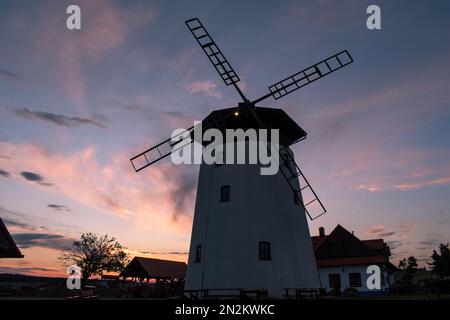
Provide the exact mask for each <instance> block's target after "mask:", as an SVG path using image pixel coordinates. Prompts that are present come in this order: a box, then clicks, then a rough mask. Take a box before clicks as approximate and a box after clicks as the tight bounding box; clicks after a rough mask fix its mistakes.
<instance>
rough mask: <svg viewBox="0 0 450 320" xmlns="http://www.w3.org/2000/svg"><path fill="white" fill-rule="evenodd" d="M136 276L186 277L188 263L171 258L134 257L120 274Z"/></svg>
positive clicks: (150, 277)
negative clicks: (171, 259)
mask: <svg viewBox="0 0 450 320" xmlns="http://www.w3.org/2000/svg"><path fill="white" fill-rule="evenodd" d="M120 275H121V276H122V277H130V278H133V277H136V278H149V279H152V278H184V277H185V276H186V263H184V262H178V261H170V260H161V259H152V258H144V257H134V258H133V260H131V261H130V263H129V264H128V265H127V266H126V267H125V269H124V270H123V272H122V273H121V274H120Z"/></svg>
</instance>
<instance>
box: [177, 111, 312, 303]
mask: <svg viewBox="0 0 450 320" xmlns="http://www.w3.org/2000/svg"><path fill="white" fill-rule="evenodd" d="M257 111H258V112H259V114H258V115H259V116H260V117H261V118H262V121H263V122H267V123H271V122H274V123H275V124H276V125H277V126H279V127H280V128H282V129H280V140H281V142H280V144H281V145H285V146H286V147H287V146H288V145H289V143H292V142H293V141H296V140H298V139H301V138H304V137H305V136H306V133H305V132H304V131H303V130H302V129H301V128H300V127H299V126H298V125H297V124H296V123H295V122H294V121H293V120H292V119H290V118H289V116H287V114H286V113H284V112H283V111H282V110H279V109H269V108H258V109H257ZM229 112H230V110H229V109H225V110H219V111H215V112H213V113H212V116H215V117H217V118H221V117H222V114H221V113H229ZM210 117H211V115H210ZM252 119H253V118H251V117H245V115H243V114H242V115H239V117H235V118H233V119H231V120H229V121H227V122H226V123H225V124H224V127H225V128H247V127H250V128H254V127H257V124H255V123H252V122H251V121H254V120H252ZM207 120H208V118H207V119H206V121H205V122H207ZM286 150H289V148H287V149H286ZM289 152H291V151H289ZM291 154H292V153H291ZM260 168H261V165H259V164H255V165H250V164H225V165H207V164H202V165H201V167H200V175H199V180H198V186H197V198H196V205H195V215H194V221H193V227H192V237H191V245H190V250H189V261H188V268H187V273H186V284H185V289H186V290H215V291H217V290H218V289H243V290H267V293H268V295H269V296H270V297H282V296H283V294H284V293H285V291H284V288H319V287H320V285H319V276H318V272H317V267H316V263H315V259H314V252H313V248H312V243H311V238H310V234H309V229H308V224H307V221H306V214H305V211H304V208H303V207H302V205H301V202H300V200H301V199H299V195H298V194H295V193H294V192H293V191H292V189H291V187H290V186H289V184H288V183H287V182H286V179H285V178H284V177H283V175H282V173H281V171H278V173H277V174H275V175H266V176H264V175H261V172H260ZM292 170H294V169H292ZM296 183H297V184H298V179H297V181H296Z"/></svg>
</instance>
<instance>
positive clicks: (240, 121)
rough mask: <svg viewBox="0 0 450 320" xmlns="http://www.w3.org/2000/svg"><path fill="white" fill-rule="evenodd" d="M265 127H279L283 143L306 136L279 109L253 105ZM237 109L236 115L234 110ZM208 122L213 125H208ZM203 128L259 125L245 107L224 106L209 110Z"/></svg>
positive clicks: (245, 127) (221, 128)
mask: <svg viewBox="0 0 450 320" xmlns="http://www.w3.org/2000/svg"><path fill="white" fill-rule="evenodd" d="M253 110H254V111H255V113H256V114H257V116H258V117H259V118H260V120H261V122H262V123H263V125H264V128H266V129H279V130H280V140H281V143H284V144H288V145H289V144H292V143H294V142H296V141H298V140H302V139H304V138H305V137H306V132H305V131H304V130H303V129H302V128H301V127H300V126H299V125H298V124H297V123H296V122H295V121H294V120H292V118H291V117H289V116H288V114H287V113H286V112H284V111H283V110H281V109H275V108H265V107H253ZM236 111H238V112H239V114H238V116H235V115H234V114H235V112H236ZM209 123H213V124H214V125H212V126H208V124H209ZM202 124H203V130H205V129H208V128H216V129H219V130H221V131H223V130H224V129H244V130H246V129H249V128H253V129H259V128H260V127H261V126H260V125H259V124H258V123H257V122H256V120H255V119H254V117H253V116H252V115H251V113H250V112H249V111H248V110H247V109H246V108H226V109H220V110H215V111H213V112H211V113H210V114H209V115H208V116H207V117H206V118H205V119H204V120H203V123H202Z"/></svg>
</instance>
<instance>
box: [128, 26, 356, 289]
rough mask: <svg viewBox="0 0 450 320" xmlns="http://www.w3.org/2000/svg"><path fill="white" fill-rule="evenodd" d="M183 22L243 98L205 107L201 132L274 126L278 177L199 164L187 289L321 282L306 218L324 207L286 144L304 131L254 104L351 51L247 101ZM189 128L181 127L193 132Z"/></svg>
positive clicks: (157, 149) (254, 169)
mask: <svg viewBox="0 0 450 320" xmlns="http://www.w3.org/2000/svg"><path fill="white" fill-rule="evenodd" d="M185 23H186V25H187V27H188V28H189V30H190V31H191V33H192V34H193V36H194V37H195V39H196V40H197V42H198V44H199V45H200V47H201V48H202V49H203V51H204V52H205V54H206V55H207V57H208V59H209V60H210V61H211V63H212V64H213V66H214V68H215V69H216V71H217V72H218V73H219V75H220V77H221V78H222V80H223V81H224V82H225V84H226V85H227V86H230V85H231V86H233V87H234V88H235V89H236V91H237V93H238V94H239V96H240V98H241V99H242V101H241V102H239V103H238V105H237V106H236V107H233V108H226V109H221V110H215V111H213V112H211V113H210V114H209V115H208V116H207V117H206V118H205V119H204V120H203V121H202V122H201V125H202V130H207V129H210V128H215V129H219V130H221V131H224V130H226V129H236V128H244V129H248V128H255V129H272V128H276V129H278V130H279V132H280V151H279V154H280V163H279V169H280V170H279V171H278V173H277V174H276V175H273V176H261V175H260V174H259V170H258V166H255V165H238V164H225V165H220V166H218V165H208V164H205V163H202V164H201V166H200V173H199V180H198V186H197V196H196V204H195V213H194V221H193V227H192V236H191V244H190V250H189V259H188V260H189V261H188V270H187V275H186V285H185V289H186V290H205V289H209V290H211V289H216V290H219V289H220V290H221V289H236V288H239V289H244V290H257V289H264V290H267V292H268V294H269V295H270V296H274V297H277V296H281V295H282V294H283V289H285V288H318V287H320V284H319V278H318V273H317V268H316V263H315V258H314V254H313V249H312V244H311V239H310V235H309V230H308V225H307V221H306V220H307V219H306V216H308V217H309V218H310V219H311V220H314V219H316V218H318V217H319V216H321V215H323V214H324V213H326V209H325V207H324V205H323V204H322V202H321V201H320V199H319V198H318V196H317V194H316V192H315V191H314V190H313V188H312V187H311V185H310V184H309V182H308V180H307V179H306V177H305V176H304V174H303V172H302V171H301V170H300V168H299V166H298V165H297V163H296V162H295V159H294V155H293V152H292V151H291V149H290V146H292V145H293V144H294V143H296V142H299V141H301V140H303V139H305V138H306V132H305V131H304V130H303V129H302V128H301V127H300V126H299V125H298V124H297V123H296V122H295V121H294V120H292V119H291V118H290V117H289V116H288V115H287V114H286V113H285V112H284V111H283V110H281V109H274V108H265V107H260V106H256V104H258V103H260V102H262V101H263V100H265V99H268V98H270V97H273V98H274V99H276V100H278V99H280V98H282V97H284V96H285V95H287V94H289V93H291V92H293V91H295V90H297V89H300V88H302V87H304V86H306V85H308V84H310V83H312V82H314V81H316V80H318V79H320V78H323V77H325V76H327V75H329V74H331V73H333V72H335V71H337V70H339V69H341V68H343V67H345V66H347V65H348V64H350V63H352V62H353V59H352V57H351V56H350V54H349V52H348V51H347V50H344V51H341V52H339V53H337V54H335V55H332V56H330V57H328V58H326V59H324V60H322V61H320V62H318V63H316V64H314V65H312V66H310V67H308V68H305V69H303V70H301V71H299V72H297V73H295V74H293V75H291V76H289V77H287V78H285V79H283V80H281V81H279V82H277V83H274V84H273V85H271V86H270V87H269V92H268V93H267V94H265V95H263V96H262V97H260V98H258V99H255V100H253V101H251V100H249V99H248V98H247V97H246V96H245V95H244V93H243V91H242V90H241V89H240V87H239V86H238V85H237V83H238V82H239V81H240V79H239V76H238V75H237V74H236V72H235V71H234V69H233V68H232V67H231V65H230V63H229V62H228V60H227V59H226V58H225V56H224V55H223V53H222V51H221V50H220V49H219V47H218V46H217V44H216V43H215V42H214V40H213V39H212V38H211V36H210V34H209V33H208V31H207V30H206V29H205V27H204V26H203V24H202V23H201V22H200V20H199V19H198V18H193V19H189V20H187V21H186V22H185ZM195 129H196V126H192V127H190V128H188V129H186V130H187V131H188V132H189V133H190V134H191V135H192V136H194V130H195ZM184 145H185V144H184V143H178V142H173V139H172V138H169V139H167V140H165V141H162V142H161V143H159V144H157V145H155V146H153V147H151V148H149V149H148V150H146V151H144V152H142V153H140V154H138V155H136V156H134V157H133V158H131V163H132V165H133V168H134V170H135V171H136V172H138V171H140V170H142V169H144V168H146V167H148V166H150V165H152V164H154V163H156V162H158V161H160V160H162V159H164V158H166V157H167V156H169V155H170V154H171V153H172V152H175V151H177V150H179V149H180V148H182V147H184ZM305 213H306V215H305Z"/></svg>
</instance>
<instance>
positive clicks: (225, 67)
mask: <svg viewBox="0 0 450 320" xmlns="http://www.w3.org/2000/svg"><path fill="white" fill-rule="evenodd" d="M185 23H186V25H187V27H188V28H189V30H191V32H192V34H193V35H194V37H195V39H196V40H197V42H198V44H199V45H200V47H202V49H203V51H204V52H205V54H206V55H207V56H208V59H209V61H211V63H212V64H213V66H214V68H215V69H216V70H217V72H218V73H219V75H220V77H221V78H222V80H223V81H224V82H225V84H226V85H227V86H229V85H231V84H234V83H236V82H239V81H240V79H239V77H238V75H237V74H236V72H235V71H234V69H233V67H232V66H231V65H230V64H229V63H228V60H227V59H226V58H225V56H224V55H223V53H222V51H220V49H219V47H218V46H217V44H216V43H215V42H214V40H213V39H212V38H211V36H210V35H209V33H208V31H207V30H206V29H205V27H203V24H202V23H201V22H200V20H199V19H198V18H193V19H189V20H187V21H186V22H185Z"/></svg>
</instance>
